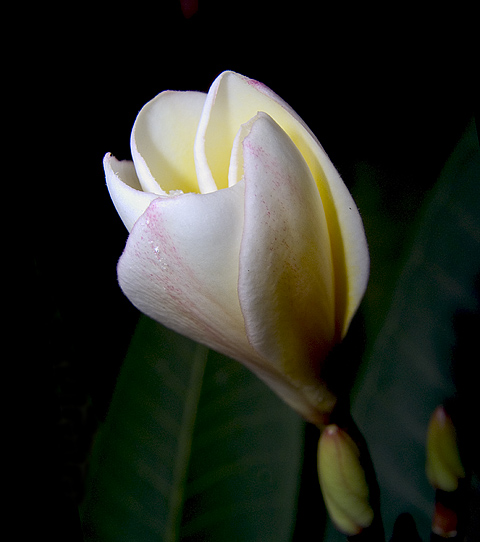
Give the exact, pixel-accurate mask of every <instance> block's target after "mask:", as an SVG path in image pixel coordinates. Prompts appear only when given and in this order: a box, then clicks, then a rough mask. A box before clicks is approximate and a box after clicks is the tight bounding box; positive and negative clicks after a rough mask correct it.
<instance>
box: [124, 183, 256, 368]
mask: <svg viewBox="0 0 480 542" xmlns="http://www.w3.org/2000/svg"><path fill="white" fill-rule="evenodd" d="M243 198H244V186H243V183H238V184H237V185H236V186H235V187H233V188H232V189H228V190H223V191H221V192H214V193H212V194H206V195H201V194H185V195H181V196H176V197H170V198H158V199H157V200H155V201H154V202H153V203H152V204H151V205H150V206H149V207H148V209H147V211H146V212H145V213H144V214H143V215H142V217H141V219H140V220H138V221H137V223H136V224H135V227H134V228H133V229H132V231H131V234H130V236H129V238H128V241H127V245H126V247H125V251H124V253H123V255H122V257H121V258H120V261H119V264H118V278H119V283H120V286H121V287H122V289H123V291H124V293H125V294H126V296H127V297H128V298H129V299H130V301H131V302H132V303H133V304H134V305H135V306H136V307H137V308H138V309H139V310H141V311H142V312H144V313H145V314H147V315H148V316H150V317H151V318H153V319H155V320H157V321H159V322H161V323H162V324H164V325H166V326H168V327H170V328H172V329H174V330H175V331H177V332H179V333H181V334H184V335H186V336H188V337H190V338H192V339H194V340H196V341H198V342H201V343H203V344H206V345H208V346H209V347H211V348H213V349H215V350H218V351H220V352H222V353H225V354H227V355H229V356H232V357H234V358H236V359H240V360H243V359H245V358H248V357H253V358H255V353H254V352H253V350H252V348H251V347H250V345H249V344H248V341H247V338H246V336H245V328H244V324H243V317H242V314H241V311H240V306H239V301H238V295H237V281H238V265H239V263H238V259H239V253H240V241H241V235H242V230H243Z"/></svg>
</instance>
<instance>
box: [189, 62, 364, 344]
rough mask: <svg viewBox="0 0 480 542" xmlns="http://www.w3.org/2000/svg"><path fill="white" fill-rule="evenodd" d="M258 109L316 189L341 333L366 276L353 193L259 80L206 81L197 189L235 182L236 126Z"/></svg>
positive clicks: (232, 76) (227, 75)
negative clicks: (298, 157) (287, 142)
mask: <svg viewBox="0 0 480 542" xmlns="http://www.w3.org/2000/svg"><path fill="white" fill-rule="evenodd" d="M259 111H263V112H266V113H267V114H268V115H269V116H270V117H272V118H273V119H274V120H275V122H276V123H277V124H278V125H279V126H280V127H281V128H282V129H283V130H284V131H285V132H286V133H287V134H288V136H289V137H290V138H291V139H292V141H293V143H294V144H295V145H296V147H297V148H298V150H299V151H300V153H301V154H302V156H303V158H304V159H305V161H306V163H307V164H308V167H309V169H310V172H311V173H312V176H313V178H314V180H315V183H316V185H317V188H318V191H319V193H320V197H321V199H322V202H323V206H324V210H325V215H326V219H327V225H328V232H329V236H330V239H331V246H332V262H333V267H334V277H335V285H334V295H335V313H336V319H335V320H336V329H337V335H338V336H339V337H343V336H344V335H345V333H346V332H347V329H348V326H349V324H350V321H351V319H352V317H353V315H354V313H355V311H356V310H357V308H358V305H359V303H360V300H361V299H362V297H363V294H364V293H365V289H366V286H367V281H368V274H369V256H368V247H367V242H366V238H365V233H364V229H363V224H362V220H361V218H360V215H359V213H358V210H357V208H356V205H355V203H354V201H353V198H352V197H351V195H350V193H349V191H348V190H347V188H346V187H345V185H344V183H343V181H342V179H341V178H340V175H339V174H338V172H337V170H336V169H335V167H334V166H333V164H332V163H331V161H330V159H329V158H328V156H327V154H326V153H325V151H324V150H323V148H322V146H321V145H320V143H319V142H318V140H317V139H316V138H315V136H314V135H313V133H312V132H311V131H310V129H309V128H308V127H307V125H306V124H305V123H304V122H303V120H302V119H301V118H300V117H299V116H298V115H297V114H296V113H295V111H294V110H293V109H292V108H291V107H290V106H289V105H287V104H286V103H285V102H284V101H283V100H282V99H281V98H280V97H279V96H277V95H276V94H275V93H274V92H273V91H272V90H270V89H269V88H268V87H266V86H265V85H263V84H262V83H259V82H258V81H255V80H253V79H249V78H247V77H244V76H241V75H239V74H236V73H234V72H224V73H222V74H221V75H219V77H218V78H217V79H216V80H215V81H214V83H213V84H212V86H211V87H210V90H209V92H208V95H207V99H206V101H205V107H204V109H203V112H202V115H201V118H200V122H199V126H198V132H197V136H196V140H195V146H194V152H195V163H196V166H197V173H199V177H200V176H201V177H202V179H203V181H202V182H203V185H204V188H202V192H203V191H205V192H209V191H213V190H216V189H217V188H225V187H227V186H229V185H230V186H231V185H232V184H233V182H235V181H233V182H232V179H231V178H230V179H229V171H230V173H231V171H232V169H231V168H230V165H231V164H230V153H231V150H232V148H234V141H235V138H236V136H237V133H238V129H239V126H240V125H242V124H244V123H247V122H248V121H249V120H250V119H252V118H253V117H254V116H255V115H256V114H257V113H258V112H259ZM234 152H235V149H234ZM200 173H201V175H200ZM199 182H201V181H200V180H199Z"/></svg>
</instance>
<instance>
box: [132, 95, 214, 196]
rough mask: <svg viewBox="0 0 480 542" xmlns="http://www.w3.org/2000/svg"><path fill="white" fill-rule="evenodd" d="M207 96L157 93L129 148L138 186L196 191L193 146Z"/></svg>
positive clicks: (143, 113)
mask: <svg viewBox="0 0 480 542" xmlns="http://www.w3.org/2000/svg"><path fill="white" fill-rule="evenodd" d="M205 98H206V94H204V93H202V92H172V91H166V92H162V93H160V94H159V95H158V96H156V97H155V98H154V99H153V100H151V101H150V102H148V103H147V104H146V105H145V106H144V107H143V108H142V110H141V111H140V113H139V114H138V116H137V119H136V120H135V124H134V126H133V130H132V136H131V147H132V156H133V161H134V163H135V168H136V170H137V174H138V176H139V179H140V183H141V185H142V187H143V189H144V190H145V191H146V192H153V193H156V194H163V195H165V194H168V192H169V191H171V190H181V191H183V192H198V191H199V187H198V183H197V178H196V172H195V163H194V159H193V143H194V140H195V134H196V132H197V127H198V122H199V120H200V116H201V112H202V109H203V105H204V103H205Z"/></svg>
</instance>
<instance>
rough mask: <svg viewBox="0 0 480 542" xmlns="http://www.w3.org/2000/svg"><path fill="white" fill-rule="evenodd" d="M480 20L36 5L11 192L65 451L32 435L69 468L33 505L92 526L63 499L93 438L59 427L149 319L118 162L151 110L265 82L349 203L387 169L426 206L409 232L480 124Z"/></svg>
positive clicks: (49, 408) (251, 5) (29, 17)
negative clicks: (137, 305) (250, 81)
mask: <svg viewBox="0 0 480 542" xmlns="http://www.w3.org/2000/svg"><path fill="white" fill-rule="evenodd" d="M419 6H420V7H419ZM442 10H444V11H442ZM474 18H475V15H474V14H473V12H472V10H470V11H468V10H466V9H464V8H463V6H462V3H455V6H454V8H452V7H451V6H448V8H447V7H446V8H443V7H441V6H439V5H438V4H435V9H434V10H430V9H424V10H423V9H422V7H421V3H420V4H417V5H416V7H411V6H408V5H407V4H405V3H398V4H395V3H394V4H391V3H390V4H388V7H384V5H383V4H381V5H380V6H379V5H378V3H374V4H372V5H371V6H370V5H369V4H368V3H367V4H365V3H352V4H350V3H347V2H337V3H335V4H333V5H332V4H330V3H328V4H327V3H324V2H301V1H296V2H273V1H270V2H267V1H265V2H260V1H258V0H257V1H252V0H245V1H241V2H240V1H233V2H225V1H219V0H210V1H209V0H203V1H202V0H200V6H199V10H198V12H197V13H196V14H195V15H193V16H192V17H191V18H190V19H187V18H185V17H184V16H183V14H182V11H181V9H180V2H179V1H173V0H172V1H166V2H156V3H154V4H147V3H142V2H133V3H128V4H122V3H118V2H117V3H95V4H89V3H79V4H76V5H54V4H50V5H41V6H38V5H37V6H36V7H34V8H30V9H29V10H25V12H24V13H20V12H19V13H17V14H15V15H14V16H13V19H12V22H13V24H14V30H15V32H14V35H15V37H14V38H12V43H11V46H12V48H13V50H14V51H15V54H14V55H8V57H9V58H8V61H9V64H10V62H11V67H12V76H11V77H9V79H8V80H9V85H8V86H9V87H10V88H11V89H12V90H13V94H14V98H12V99H14V100H15V102H14V103H15V104H18V105H15V114H14V120H15V122H14V128H15V129H14V130H13V131H12V134H14V135H13V137H12V139H13V140H14V144H13V147H15V149H14V151H20V156H19V158H18V159H17V160H18V162H17V164H18V166H19V171H20V174H19V175H18V176H16V178H15V179H14V180H13V181H11V188H13V190H14V191H15V192H16V193H17V194H19V196H18V197H19V198H20V200H22V199H25V200H28V203H29V204H32V214H29V217H31V218H33V221H32V226H31V229H30V231H31V235H30V238H29V241H28V251H27V252H28V253H27V266H26V269H27V274H28V277H29V280H28V281H27V286H26V288H24V291H25V292H26V294H27V297H28V301H27V302H26V303H25V304H22V306H21V315H20V318H22V319H23V321H24V320H25V317H26V316H25V315H28V322H29V324H28V328H29V330H30V331H29V334H28V336H29V340H28V343H29V345H28V346H31V347H32V353H31V354H30V353H28V354H27V353H25V356H28V357H31V358H33V359H34V360H35V361H39V362H40V363H39V364H38V365H37V364H36V371H35V372H32V374H35V375H37V372H38V375H39V376H41V378H42V380H41V384H39V385H36V386H34V387H35V389H36V395H35V397H36V398H37V399H38V403H37V407H36V413H35V415H34V416H33V419H34V422H33V423H32V426H34V425H36V426H40V428H41V431H42V432H43V431H50V429H51V427H52V426H53V430H54V438H53V439H49V438H47V439H45V438H43V439H42V440H41V441H38V440H36V439H37V437H35V438H34V437H32V443H31V444H32V445H35V446H37V448H45V450H46V453H47V456H49V457H50V458H53V466H54V470H53V475H52V471H51V470H49V469H42V468H41V465H40V461H37V460H35V459H33V460H32V461H31V465H32V467H33V471H34V472H36V471H38V470H42V471H43V472H45V473H46V478H45V479H44V480H43V481H42V482H39V483H38V485H35V487H36V491H34V492H33V493H32V491H31V490H28V489H27V490H26V494H27V495H28V499H30V500H31V502H34V503H38V502H39V501H41V500H42V495H43V487H44V486H43V485H42V484H47V485H49V487H54V492H55V493H56V499H57V500H56V501H55V502H54V506H52V507H51V511H52V510H53V511H54V513H53V517H57V515H56V511H58V509H60V510H62V514H63V516H64V518H67V519H68V518H69V517H70V516H69V515H68V514H70V513H71V514H73V515H72V516H71V517H73V519H74V520H76V516H75V506H73V507H68V506H66V504H65V503H67V504H68V499H71V500H72V502H74V501H75V499H76V498H78V495H81V489H77V488H76V484H75V483H74V484H73V486H75V487H74V489H72V487H71V484H70V482H68V483H67V485H65V476H64V473H63V471H61V469H60V468H58V465H61V464H62V461H63V458H64V456H65V453H67V452H65V449H64V448H65V441H66V440H68V439H69V438H70V440H71V439H72V438H73V439H74V440H75V444H71V443H70V445H71V446H74V445H75V446H76V445H78V438H79V437H78V435H76V434H74V435H73V437H72V434H71V432H70V429H68V430H65V431H64V429H62V430H58V427H59V425H58V422H59V420H61V419H62V416H65V412H64V411H61V409H60V405H61V404H62V401H63V402H65V397H66V396H68V397H70V398H71V397H72V396H75V397H76V398H77V403H78V404H79V405H83V407H84V406H85V404H86V403H88V402H89V401H91V402H92V404H93V406H92V407H88V411H89V412H90V414H89V418H88V419H89V420H90V418H92V419H91V420H90V421H89V422H88V424H87V425H88V427H89V428H90V427H92V428H94V426H95V423H96V422H95V420H101V419H102V417H103V416H104V415H105V412H106V409H107V407H108V401H109V397H110V394H111V392H112V389H113V386H114V382H115V377H116V374H117V372H118V368H119V366H120V363H121V360H122V357H123V354H124V351H125V349H126V347H127V345H128V342H129V339H130V336H131V334H132V332H133V328H134V325H135V322H136V318H137V313H136V311H135V310H134V309H133V308H132V307H131V306H130V304H129V302H128V301H127V300H126V299H125V298H124V297H123V295H122V294H121V292H120V290H119V288H118V286H117V282H116V272H115V266H116V261H117V259H118V257H119V255H120V254H121V251H122V249H123V246H124V243H125V239H126V237H127V232H126V230H125V228H124V226H123V224H122V223H121V221H120V219H119V218H118V216H117V214H116V212H115V210H114V207H113V205H112V204H111V201H110V199H109V196H108V193H107V190H106V187H105V181H104V174H103V169H102V158H103V156H104V154H105V153H106V152H112V153H113V154H114V155H115V156H116V157H117V158H119V159H128V158H130V150H129V137H130V130H131V127H132V125H133V122H134V120H135V117H136V114H137V113H138V111H139V110H140V108H141V107H142V106H143V105H144V103H146V102H147V101H148V100H150V99H151V98H153V97H154V96H155V95H156V94H158V93H159V92H160V91H162V90H165V89H172V90H201V91H207V90H208V88H209V86H210V84H211V83H212V81H213V80H214V78H215V77H216V76H217V75H218V74H219V73H220V72H222V71H224V70H226V69H231V70H234V71H237V72H239V73H242V74H244V75H247V76H249V77H252V78H254V79H258V80H260V81H262V82H263V83H265V84H266V85H268V86H269V87H271V88H272V89H273V90H274V91H275V92H276V93H277V94H279V95H280V96H281V97H282V98H284V99H285V100H286V101H287V102H288V103H289V104H290V105H291V106H292V107H293V108H294V109H295V110H296V111H297V112H298V113H299V114H300V116H301V117H302V118H303V119H304V120H305V121H306V122H307V124H308V125H309V126H310V127H311V129H312V130H313V131H314V133H315V134H316V135H317V137H318V139H319V140H320V142H321V143H322V145H323V147H324V148H325V150H326V151H327V153H328V154H329V155H330V157H331V159H332V161H333V162H334V164H335V165H336V166H337V168H338V170H339V171H340V173H341V175H342V177H343V179H344V181H345V183H346V184H347V186H349V187H350V188H351V189H354V186H353V184H354V178H355V167H356V165H357V164H358V163H369V164H371V165H373V166H374V167H375V168H378V169H379V170H381V171H382V179H383V181H382V186H381V192H382V194H384V195H388V198H387V199H388V200H389V201H390V202H391V203H390V204H391V212H393V213H395V212H405V213H406V212H407V211H405V208H404V207H401V209H400V211H399V209H396V208H395V202H396V201H397V200H402V201H404V200H405V198H406V197H407V198H409V199H410V200H411V208H409V209H410V210H409V211H408V212H411V215H409V214H408V213H407V214H405V215H402V216H399V220H401V221H404V222H408V220H410V218H411V216H413V214H414V212H415V210H416V209H417V208H418V206H419V205H420V203H421V201H422V200H423V196H424V194H425V193H427V192H428V190H429V188H430V187H431V186H433V184H434V182H435V180H436V178H437V176H438V174H439V172H440V169H441V167H442V165H443V163H444V161H445V160H446V158H447V156H448V155H449V153H450V152H451V150H452V149H453V147H454V145H455V142H456V141H457V140H458V138H459V136H460V134H461V133H462V131H463V130H464V128H465V126H466V124H467V122H468V120H469V119H470V118H471V117H472V115H473V114H474V112H475V103H474V99H475V97H476V96H478V88H477V89H476V88H475V80H476V79H477V78H478V55H477V52H478V49H476V44H475V40H474V31H475V28H474V26H473V20H474ZM9 108H10V104H9V103H6V110H8V109H9ZM7 113H8V111H7ZM17 183H18V184H17ZM406 195H407V196H406ZM409 195H411V197H409ZM17 201H18V200H17ZM23 241H25V240H23ZM24 255H25V254H24ZM32 255H33V257H32ZM32 300H33V301H32ZM23 336H24V335H23ZM25 346H27V345H25ZM28 350H29V349H28ZM22 351H23V349H22ZM88 404H89V403H88ZM38 405H40V406H38ZM83 407H82V408H83ZM82 412H84V410H83V411H82ZM52 421H53V424H52V423H51V422H52ZM84 422H85V420H84V419H83V418H82V421H81V423H80V425H81V426H82V427H83V429H82V431H84V430H85V423H84ZM82 424H83V425H82ZM92 431H93V429H88V430H85V432H86V434H87V436H86V437H85V441H86V444H85V447H88V439H89V437H88V435H90V436H91V433H92ZM48 434H50V433H48ZM50 442H52V443H53V445H51V444H50ZM79 462H81V458H80V459H79ZM57 478H58V480H57ZM67 478H68V476H67ZM80 478H81V477H80ZM77 485H81V482H78V484H77ZM27 487H28V486H27ZM29 487H31V485H30V486H29ZM37 490H38V491H37ZM65 495H66V496H67V497H65ZM28 499H27V500H28ZM29 502H30V501H29ZM65 506H66V508H65ZM62 507H63V508H62ZM72 510H73V512H72ZM45 517H47V521H48V520H49V519H51V518H52V515H51V514H47V515H46V516H45ZM40 530H41V529H40ZM71 536H72V537H73V535H71ZM52 539H53V538H52ZM63 539H65V540H68V539H69V538H68V537H67V538H63ZM71 539H72V540H74V538H71Z"/></svg>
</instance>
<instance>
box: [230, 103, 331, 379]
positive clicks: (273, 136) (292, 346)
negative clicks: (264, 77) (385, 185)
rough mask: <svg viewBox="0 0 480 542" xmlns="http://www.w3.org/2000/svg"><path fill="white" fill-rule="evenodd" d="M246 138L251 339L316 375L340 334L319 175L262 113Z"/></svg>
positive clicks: (270, 355) (243, 296)
mask: <svg viewBox="0 0 480 542" xmlns="http://www.w3.org/2000/svg"><path fill="white" fill-rule="evenodd" d="M249 128H250V132H249V133H248V135H247V136H246V137H245V138H244V140H243V168H244V178H245V226H244V233H243V238H242V245H241V252H240V274H239V287H238V290H239V298H240V305H241V308H242V312H243V315H244V318H245V326H246V331H247V335H248V338H249V340H250V343H251V344H252V345H253V347H254V348H255V350H257V351H258V352H259V353H260V354H261V355H262V356H263V357H264V358H265V359H267V360H269V361H270V362H271V363H272V364H274V365H276V366H277V367H281V369H282V372H284V373H285V374H286V375H287V376H289V377H290V378H292V379H293V380H294V381H299V382H302V383H306V382H309V381H311V382H312V383H313V382H318V380H317V377H318V374H317V370H318V366H317V365H318V364H319V363H321V362H322V361H323V359H324V358H325V356H326V355H327V354H328V352H329V350H330V349H331V347H332V346H333V343H334V339H335V313H334V291H333V268H332V260H331V249H330V242H329V238H328V229H327V222H326V219H325V213H324V209H323V205H322V200H321V198H320V195H319V193H318V190H317V187H316V185H315V181H314V180H313V178H312V175H311V173H310V170H309V168H308V166H307V164H306V163H305V160H304V159H303V157H302V155H301V154H300V152H299V151H298V149H297V148H296V146H295V145H294V144H293V142H292V141H291V139H290V138H289V137H288V136H287V134H286V133H285V132H284V131H283V130H282V129H281V128H280V126H278V124H276V123H275V122H274V121H273V120H272V119H271V118H270V117H269V116H268V115H266V114H265V113H259V114H258V116H257V117H255V118H254V119H253V121H252V122H251V123H250V126H249Z"/></svg>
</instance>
